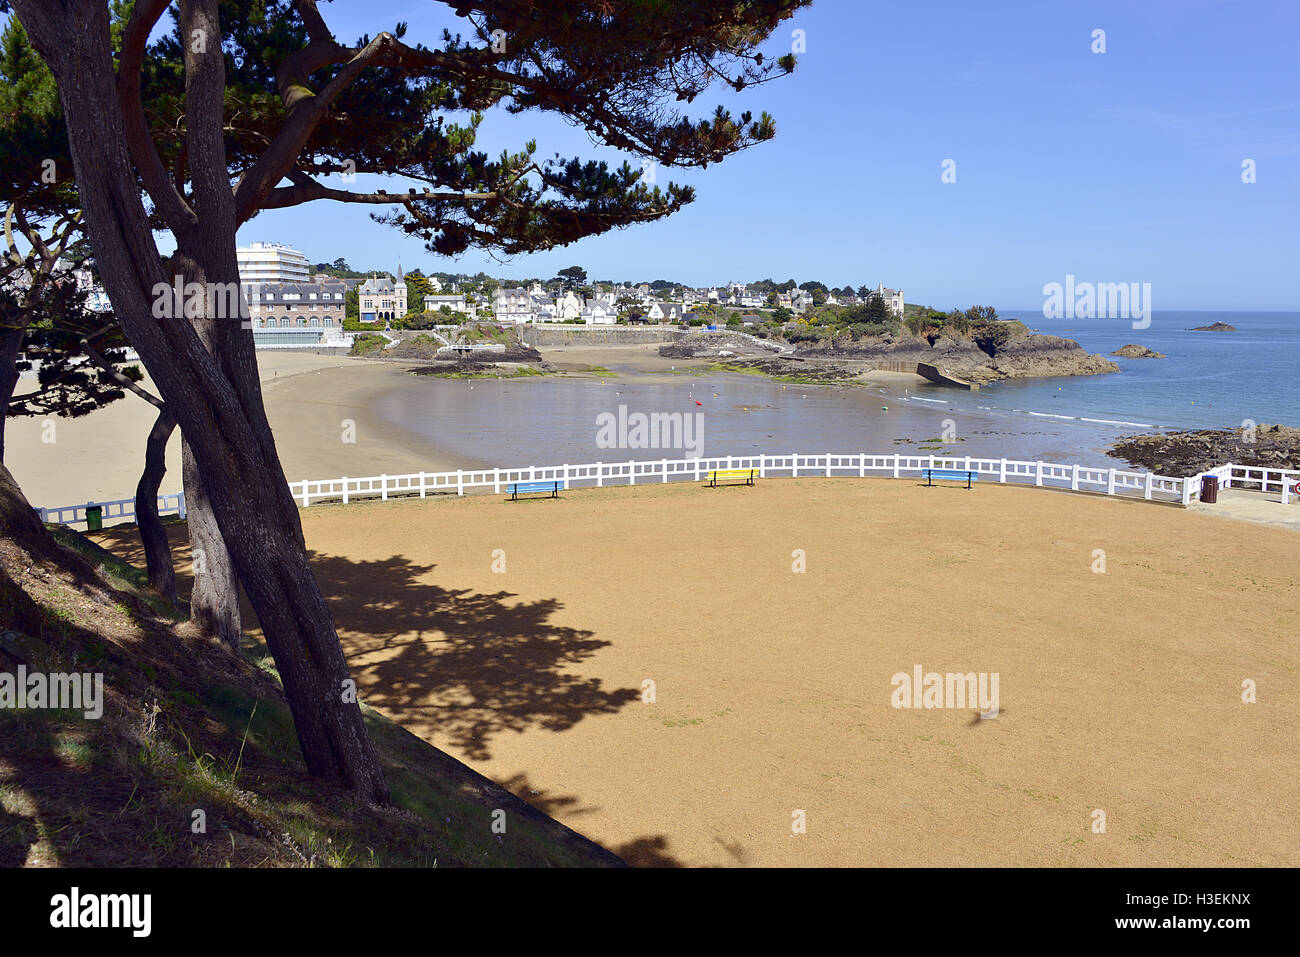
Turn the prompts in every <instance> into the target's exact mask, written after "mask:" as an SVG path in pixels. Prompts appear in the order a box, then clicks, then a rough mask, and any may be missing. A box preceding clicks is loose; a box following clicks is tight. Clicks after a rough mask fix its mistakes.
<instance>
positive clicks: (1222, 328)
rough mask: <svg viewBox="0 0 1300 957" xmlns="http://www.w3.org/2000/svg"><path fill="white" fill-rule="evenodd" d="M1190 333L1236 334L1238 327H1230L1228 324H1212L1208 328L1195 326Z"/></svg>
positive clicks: (1189, 330)
mask: <svg viewBox="0 0 1300 957" xmlns="http://www.w3.org/2000/svg"><path fill="white" fill-rule="evenodd" d="M1187 331H1188V332H1236V331H1237V327H1236V326H1230V325H1228V324H1227V323H1226V322H1212V323H1210V324H1209V325H1208V326H1193V327H1192V328H1190V329H1188V330H1187Z"/></svg>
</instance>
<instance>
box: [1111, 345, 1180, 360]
mask: <svg viewBox="0 0 1300 957" xmlns="http://www.w3.org/2000/svg"><path fill="white" fill-rule="evenodd" d="M1111 355H1113V356H1119V357H1120V358H1121V359H1167V358H1169V357H1168V356H1166V355H1165V354H1164V353H1163V352H1155V351H1153V350H1151V349H1148V348H1147V347H1146V346H1139V345H1136V344H1135V343H1132V342H1130V343H1129V344H1128V345H1126V346H1120V347H1119V348H1118V349H1116V350H1115V351H1114V352H1112V353H1111Z"/></svg>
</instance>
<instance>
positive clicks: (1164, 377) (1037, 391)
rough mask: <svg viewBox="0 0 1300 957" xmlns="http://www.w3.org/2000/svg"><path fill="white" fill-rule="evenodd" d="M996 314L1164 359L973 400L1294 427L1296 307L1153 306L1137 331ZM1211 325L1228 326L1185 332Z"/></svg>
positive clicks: (1201, 423) (1187, 424) (1299, 372)
mask: <svg viewBox="0 0 1300 957" xmlns="http://www.w3.org/2000/svg"><path fill="white" fill-rule="evenodd" d="M1005 315H1006V316H1007V317H1015V318H1019V319H1021V321H1022V322H1024V323H1025V325H1027V326H1029V327H1030V328H1031V329H1036V330H1037V331H1039V332H1043V333H1048V334H1051V335H1058V336H1065V337H1066V338H1069V339H1074V340H1077V341H1078V343H1079V344H1080V345H1081V346H1083V347H1084V348H1085V349H1087V350H1088V351H1089V352H1100V353H1102V354H1103V355H1106V354H1108V353H1110V352H1112V351H1114V350H1115V349H1118V348H1119V347H1120V346H1122V345H1124V344H1126V343H1130V342H1134V343H1137V344H1139V345H1143V346H1146V347H1147V348H1149V349H1154V350H1155V351H1156V352H1163V353H1164V354H1165V355H1166V356H1168V357H1169V358H1167V359H1114V361H1115V362H1117V363H1118V364H1119V367H1120V371H1119V373H1118V374H1116V375H1099V376H1081V377H1077V378H1072V379H1065V380H1062V379H1031V380H1021V381H1016V382H1000V383H997V384H995V385H992V386H988V387H986V388H984V389H982V390H980V392H979V393H978V395H977V396H972V398H973V399H975V400H976V404H978V405H984V406H989V407H993V408H998V409H1008V410H1021V411H1024V412H1031V411H1032V412H1037V413H1050V414H1058V415H1072V416H1079V417H1084V416H1086V417H1089V418H1098V419H1112V420H1124V421H1128V422H1136V423H1142V424H1145V425H1149V426H1154V427H1158V428H1171V429H1204V428H1235V427H1240V425H1241V423H1242V421H1243V420H1245V419H1251V420H1253V421H1255V422H1270V423H1273V422H1280V423H1282V424H1283V425H1293V426H1300V313H1295V312H1156V313H1155V314H1154V315H1153V316H1152V317H1151V325H1150V327H1149V328H1146V329H1134V328H1133V327H1132V324H1131V323H1130V322H1129V321H1127V320H1120V319H1044V318H1043V316H1042V312H1041V311H1031V310H1021V311H1008V312H1007V313H1005ZM1213 322H1226V323H1228V324H1229V325H1232V326H1235V327H1236V329H1237V331H1236V332H1188V331H1186V330H1188V329H1190V328H1192V327H1193V326H1207V325H1210V324H1211V323H1213Z"/></svg>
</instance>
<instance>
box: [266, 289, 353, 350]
mask: <svg viewBox="0 0 1300 957" xmlns="http://www.w3.org/2000/svg"><path fill="white" fill-rule="evenodd" d="M346 293H347V285H346V284H345V283H343V282H342V281H341V280H330V281H325V282H280V283H258V284H255V285H251V286H249V287H248V288H247V293H246V295H247V298H248V321H249V325H250V326H251V327H252V329H253V342H254V344H255V345H257V346H267V345H281V346H283V345H303V346H306V345H321V344H324V343H327V342H329V341H331V340H335V339H342V338H343V316H344V299H345V296H346Z"/></svg>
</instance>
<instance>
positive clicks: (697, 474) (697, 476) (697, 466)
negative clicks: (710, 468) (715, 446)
mask: <svg viewBox="0 0 1300 957" xmlns="http://www.w3.org/2000/svg"><path fill="white" fill-rule="evenodd" d="M699 480H700V457H699V456H698V455H697V456H696V457H695V481H697V482H698V481H699Z"/></svg>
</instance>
